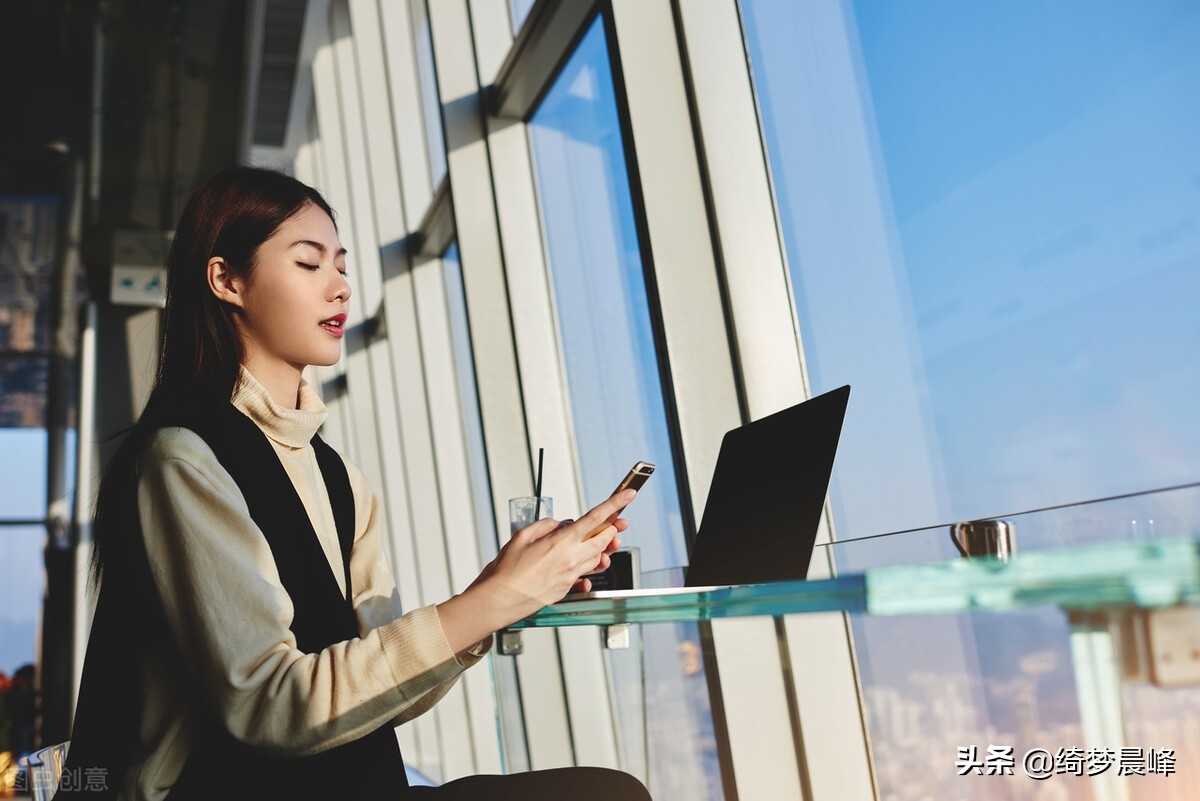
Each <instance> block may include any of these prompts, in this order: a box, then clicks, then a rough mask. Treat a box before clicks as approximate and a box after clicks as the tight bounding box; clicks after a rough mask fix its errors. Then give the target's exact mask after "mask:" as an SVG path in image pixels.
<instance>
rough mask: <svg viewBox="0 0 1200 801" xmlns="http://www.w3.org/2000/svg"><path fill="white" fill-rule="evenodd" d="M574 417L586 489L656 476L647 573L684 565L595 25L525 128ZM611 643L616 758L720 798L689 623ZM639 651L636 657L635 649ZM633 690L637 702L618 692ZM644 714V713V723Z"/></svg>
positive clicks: (679, 789) (624, 179) (647, 529)
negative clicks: (637, 466) (630, 475)
mask: <svg viewBox="0 0 1200 801" xmlns="http://www.w3.org/2000/svg"><path fill="white" fill-rule="evenodd" d="M529 135H530V140H531V144H532V152H533V159H534V166H535V172H536V175H537V189H538V195H539V204H540V210H541V216H542V221H543V226H544V232H545V239H546V249H547V254H548V260H549V266H550V272H551V277H552V283H553V290H554V291H553V296H554V302H555V306H556V314H557V318H558V321H559V324H558V332H559V338H560V342H561V347H562V352H563V364H564V370H565V373H566V379H567V388H568V393H569V395H570V399H571V411H572V415H573V418H574V435H575V441H576V448H577V452H578V460H579V472H580V476H581V481H582V484H583V497H584V498H586V499H589V500H592V499H600V498H604V497H606V496H607V495H608V494H609V493H610V492H611V491H612V489H613V485H614V484H615V482H617V481H618V480H620V478H621V477H622V476H623V475H624V474H625V472H626V471H627V470H628V469H629V467H630V466H631V465H633V463H634V462H636V461H638V460H639V459H644V460H647V461H651V462H654V463H655V464H656V466H657V469H656V471H655V473H654V476H653V477H652V478H651V479H650V482H649V483H647V485H646V487H645V488H644V489H643V490H642V494H641V496H640V497H639V498H638V500H637V501H636V502H635V503H634V504H633V505H631V506H630V507H629V508H628V509H627V510H626V514H625V516H626V517H627V518H628V519H629V521H630V530H629V535H628V536H627V537H625V546H627V547H629V546H632V547H637V548H639V549H640V556H641V565H642V569H643V570H644V571H661V570H665V569H668V568H673V567H679V566H681V565H683V564H684V561H685V559H686V551H685V548H684V540H683V526H682V522H681V518H680V511H679V492H678V488H677V485H676V479H675V472H674V466H673V462H672V458H671V446H670V442H669V439H668V434H667V418H666V410H665V408H664V404H663V394H662V384H661V381H660V378H659V373H658V362H657V357H656V353H655V344H654V338H653V335H652V332H651V326H650V307H649V301H648V299H647V295H646V282H645V277H644V274H643V270H642V262H641V257H640V254H639V248H638V240H637V234H636V231H635V227H634V217H633V206H632V201H631V195H630V191H631V189H630V185H629V178H628V174H627V172H626V165H625V156H624V148H623V143H622V141H621V132H620V126H619V122H618V118H617V103H616V98H615V95H614V92H613V85H612V76H611V71H610V65H609V60H608V50H607V45H606V41H605V32H604V28H603V20H602V19H600V18H598V19H597V20H596V21H595V22H593V23H592V24H591V27H590V29H589V30H588V32H587V33H586V34H585V36H584V37H583V39H582V40H581V41H580V44H579V46H578V49H577V50H576V51H575V52H574V53H573V54H572V56H571V58H570V60H569V61H568V62H567V63H566V65H565V67H564V68H563V71H562V73H561V74H560V75H559V76H558V78H557V79H556V80H555V82H554V85H553V86H552V87H551V89H550V91H549V93H548V94H547V96H546V98H545V99H544V100H543V101H542V104H541V105H540V107H539V108H538V109H537V111H536V113H535V114H534V116H533V118H532V120H531V121H530V125H529ZM641 637H642V638H643V642H642V644H641V648H640V649H631V650H630V651H624V652H622V651H616V652H608V654H609V668H610V671H611V673H612V676H613V679H612V684H613V686H614V687H616V688H623V689H622V690H621V691H614V698H613V703H614V705H615V708H616V709H617V712H618V718H619V725H620V738H621V741H622V753H623V759H624V764H625V766H626V767H628V768H629V769H630V770H632V771H634V772H635V773H638V774H640V775H643V776H645V777H647V778H648V783H649V785H650V787H651V788H652V789H653V791H654V792H655V793H656V794H657V795H661V796H662V797H665V798H695V799H705V798H720V797H721V784H720V771H719V767H718V762H717V757H716V752H715V748H716V746H715V738H714V735H713V729H712V715H711V711H710V707H709V699H708V685H707V681H706V678H705V671H704V667H703V660H702V659H701V658H700V645H699V637H698V634H697V629H696V627H695V626H694V625H675V624H659V625H654V626H644V627H642V631H641ZM639 651H640V653H639ZM631 687H641V688H642V691H643V692H644V693H645V698H644V709H643V708H641V707H639V706H638V705H637V704H635V703H631V700H630V694H629V693H628V691H627V689H628V688H631ZM643 712H644V715H645V717H644V719H643V718H642V715H643Z"/></svg>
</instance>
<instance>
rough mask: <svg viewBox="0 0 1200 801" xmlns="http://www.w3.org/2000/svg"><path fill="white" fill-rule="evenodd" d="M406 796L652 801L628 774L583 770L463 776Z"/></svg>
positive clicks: (464, 800) (461, 800)
mask: <svg viewBox="0 0 1200 801" xmlns="http://www.w3.org/2000/svg"><path fill="white" fill-rule="evenodd" d="M409 792H410V793H411V794H412V796H413V797H414V798H417V799H420V801H543V799H559V798H563V799H570V801H652V799H651V798H650V792H649V791H648V790H647V789H646V787H645V785H643V784H642V783H641V782H640V781H638V780H637V779H635V778H634V777H633V776H630V775H629V774H628V773H622V772H621V771H619V770H609V769H608V768H587V767H581V768H551V769H549V770H533V771H529V772H528V773H510V774H508V775H504V776H467V777H465V778H462V779H455V780H454V781H452V782H447V783H446V784H443V785H441V786H440V787H413V788H412V789H411V790H410V791H409Z"/></svg>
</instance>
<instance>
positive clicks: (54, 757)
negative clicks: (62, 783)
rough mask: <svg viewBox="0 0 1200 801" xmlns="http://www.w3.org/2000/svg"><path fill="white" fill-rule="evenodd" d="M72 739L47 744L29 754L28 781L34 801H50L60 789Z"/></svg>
mask: <svg viewBox="0 0 1200 801" xmlns="http://www.w3.org/2000/svg"><path fill="white" fill-rule="evenodd" d="M70 746H71V741H70V740H68V741H66V742H63V743H58V744H57V745H51V746H47V747H46V748H42V749H41V750H38V751H34V752H33V753H32V754H30V755H29V768H28V773H27V782H28V787H29V793H30V795H31V796H32V798H33V801H50V799H51V798H53V797H54V793H55V791H56V790H57V789H58V780H59V778H60V777H61V776H62V772H63V764H64V763H66V761H67V749H68V748H70Z"/></svg>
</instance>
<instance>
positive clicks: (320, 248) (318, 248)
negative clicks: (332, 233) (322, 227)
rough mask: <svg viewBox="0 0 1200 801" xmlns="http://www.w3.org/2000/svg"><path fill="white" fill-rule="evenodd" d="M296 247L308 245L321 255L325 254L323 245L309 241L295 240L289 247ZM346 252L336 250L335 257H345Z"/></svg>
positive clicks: (344, 250) (343, 249)
mask: <svg viewBox="0 0 1200 801" xmlns="http://www.w3.org/2000/svg"><path fill="white" fill-rule="evenodd" d="M298 245H308V246H309V247H313V248H316V249H317V250H319V251H321V252H322V253H324V252H325V246H324V245H322V244H321V243H320V242H314V241H313V240H311V239H297V240H296V241H295V242H293V243H292V244H291V245H290V247H297V246H298ZM347 252H348V251H347V250H346V249H345V248H341V249H340V250H338V252H337V255H339V256H345V255H346V253H347Z"/></svg>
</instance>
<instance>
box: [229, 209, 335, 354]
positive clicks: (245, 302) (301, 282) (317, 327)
mask: <svg viewBox="0 0 1200 801" xmlns="http://www.w3.org/2000/svg"><path fill="white" fill-rule="evenodd" d="M240 284H241V286H240V294H241V297H242V303H241V307H242V309H241V312H242V313H241V314H239V315H237V319H238V322H239V326H238V327H239V330H240V332H241V334H242V338H243V341H244V342H245V345H246V367H247V369H249V370H250V372H251V373H253V374H255V375H256V376H257V375H260V374H268V373H274V372H275V371H276V370H277V369H278V368H280V367H283V366H285V365H286V366H288V367H290V368H295V369H296V370H303V369H304V368H305V367H306V366H308V365H310V364H311V365H319V366H323V367H324V366H329V365H331V364H333V363H335V362H336V361H337V360H338V359H339V358H341V355H342V336H343V334H344V328H343V326H344V324H345V322H346V312H347V308H348V301H349V300H350V284H349V283H348V282H347V280H346V249H345V248H344V247H342V243H341V240H340V239H339V238H338V234H337V229H336V228H334V225H333V221H332V220H331V219H329V215H328V214H326V213H325V212H324V211H323V210H322V209H321V208H320V207H319V206H316V205H313V204H311V203H310V204H308V205H307V206H305V207H304V208H302V209H301V210H300V211H298V212H296V213H295V214H294V215H292V216H291V217H289V218H288V219H287V220H286V221H285V222H284V223H283V225H281V226H280V227H279V230H278V231H276V232H275V233H274V235H272V236H271V238H270V239H268V240H267V241H265V242H263V244H262V245H261V246H260V247H259V249H258V254H257V259H256V261H255V264H254V269H252V270H251V271H250V276H249V278H248V279H247V280H245V281H242V282H240Z"/></svg>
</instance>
